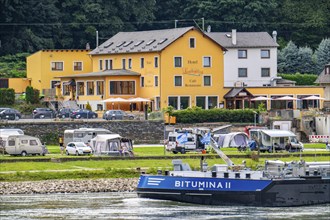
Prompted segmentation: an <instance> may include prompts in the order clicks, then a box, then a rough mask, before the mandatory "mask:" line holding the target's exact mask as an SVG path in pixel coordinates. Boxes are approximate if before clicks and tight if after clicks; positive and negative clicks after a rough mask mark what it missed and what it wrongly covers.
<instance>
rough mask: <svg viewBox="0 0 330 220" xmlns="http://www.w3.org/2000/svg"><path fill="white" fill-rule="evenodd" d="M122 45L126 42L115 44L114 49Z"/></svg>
mask: <svg viewBox="0 0 330 220" xmlns="http://www.w3.org/2000/svg"><path fill="white" fill-rule="evenodd" d="M124 43H126V42H125V41H123V42H121V43H119V44H117V46H116V47H120V46H122V45H123V44H124Z"/></svg>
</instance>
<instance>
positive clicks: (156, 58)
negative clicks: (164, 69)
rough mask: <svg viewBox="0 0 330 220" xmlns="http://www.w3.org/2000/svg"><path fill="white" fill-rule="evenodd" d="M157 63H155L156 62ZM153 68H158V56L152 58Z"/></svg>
mask: <svg viewBox="0 0 330 220" xmlns="http://www.w3.org/2000/svg"><path fill="white" fill-rule="evenodd" d="M156 61H157V62H156ZM154 67H155V68H158V67H159V57H158V56H155V57H154Z"/></svg>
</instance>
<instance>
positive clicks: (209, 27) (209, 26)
mask: <svg viewBox="0 0 330 220" xmlns="http://www.w3.org/2000/svg"><path fill="white" fill-rule="evenodd" d="M206 31H207V33H210V32H211V25H208V26H207V29H206Z"/></svg>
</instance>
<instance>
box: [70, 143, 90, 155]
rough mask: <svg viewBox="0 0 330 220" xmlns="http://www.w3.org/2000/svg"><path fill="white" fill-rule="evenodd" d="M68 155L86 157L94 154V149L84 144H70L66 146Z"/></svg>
mask: <svg viewBox="0 0 330 220" xmlns="http://www.w3.org/2000/svg"><path fill="white" fill-rule="evenodd" d="M65 153H66V155H70V154H73V155H77V156H78V155H84V154H92V153H93V151H92V148H91V147H89V146H87V145H86V144H85V143H84V142H69V143H68V144H67V145H66V149H65Z"/></svg>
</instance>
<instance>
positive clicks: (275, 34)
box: [272, 31, 277, 43]
mask: <svg viewBox="0 0 330 220" xmlns="http://www.w3.org/2000/svg"><path fill="white" fill-rule="evenodd" d="M272 34H273V40H274V42H275V43H276V42H277V39H276V37H277V31H273V33H272Z"/></svg>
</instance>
